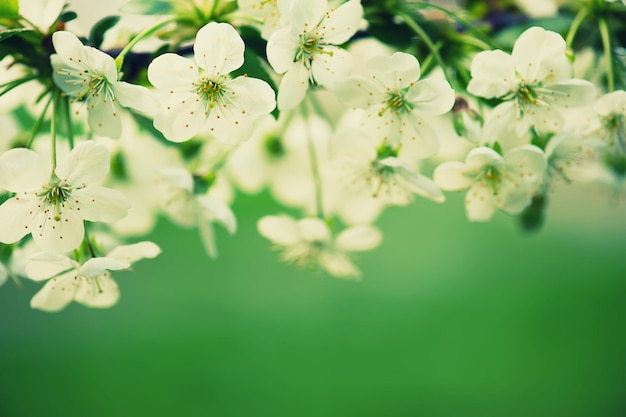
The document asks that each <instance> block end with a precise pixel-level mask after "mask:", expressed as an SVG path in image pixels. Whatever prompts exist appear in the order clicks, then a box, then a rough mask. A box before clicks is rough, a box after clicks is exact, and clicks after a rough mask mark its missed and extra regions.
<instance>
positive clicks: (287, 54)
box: [266, 27, 300, 74]
mask: <svg viewBox="0 0 626 417" xmlns="http://www.w3.org/2000/svg"><path fill="white" fill-rule="evenodd" d="M299 47H300V38H299V37H298V36H297V35H294V34H293V33H292V31H291V28H290V27H284V28H282V29H279V30H277V31H276V32H275V33H274V34H273V35H272V36H271V37H270V39H269V40H268V41H267V48H266V54H267V61H268V62H269V63H270V65H271V66H272V68H273V69H274V71H276V72H277V73H278V74H282V73H284V72H286V71H287V70H289V68H290V67H291V65H292V64H293V60H294V58H295V56H296V53H297V52H298V48H299Z"/></svg>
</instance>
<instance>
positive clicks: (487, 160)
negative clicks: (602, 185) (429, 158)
mask: <svg viewBox="0 0 626 417" xmlns="http://www.w3.org/2000/svg"><path fill="white" fill-rule="evenodd" d="M546 164H547V162H546V156H545V154H544V153H543V151H542V150H541V149H539V148H538V147H536V146H533V145H524V146H522V147H519V148H515V149H513V150H511V151H510V152H508V153H507V154H505V156H504V157H502V156H501V155H500V154H499V153H497V152H496V151H494V150H493V149H491V148H487V147H480V148H475V149H473V150H472V151H471V152H470V153H469V155H468V156H467V158H465V162H456V161H452V162H444V163H443V164H441V165H439V166H438V167H437V168H436V169H435V172H434V174H433V178H434V180H435V182H436V183H437V184H438V185H439V186H440V187H441V188H443V189H444V190H450V191H460V190H464V189H468V191H467V194H466V195H465V208H466V211H467V217H468V219H469V220H471V221H488V220H490V219H491V217H492V216H493V214H494V213H495V211H496V210H497V209H500V210H503V211H505V212H507V213H509V214H519V213H520V212H521V211H522V210H523V209H524V208H526V207H527V206H528V205H529V204H530V202H531V199H532V196H533V193H534V192H535V190H536V188H537V187H538V186H539V185H540V184H541V181H542V180H543V176H544V173H545V170H546Z"/></svg>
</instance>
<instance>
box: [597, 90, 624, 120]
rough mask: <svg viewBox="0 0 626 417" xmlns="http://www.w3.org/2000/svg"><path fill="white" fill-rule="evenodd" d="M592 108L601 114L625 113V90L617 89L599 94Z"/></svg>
mask: <svg viewBox="0 0 626 417" xmlns="http://www.w3.org/2000/svg"><path fill="white" fill-rule="evenodd" d="M594 110H595V111H596V112H597V113H598V114H600V115H602V116H609V115H611V114H623V115H626V91H624V90H617V91H613V92H612V93H608V94H605V95H603V96H601V97H600V98H599V99H598V101H596V104H595V105H594Z"/></svg>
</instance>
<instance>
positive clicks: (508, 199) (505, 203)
mask: <svg viewBox="0 0 626 417" xmlns="http://www.w3.org/2000/svg"><path fill="white" fill-rule="evenodd" d="M530 191H531V190H529V189H528V187H521V186H518V185H517V184H515V183H513V182H508V183H505V184H504V185H503V186H502V187H501V188H500V194H499V195H498V200H499V199H500V198H501V199H502V200H501V201H499V206H500V208H501V209H502V210H503V211H505V212H507V213H509V214H513V215H516V214H519V213H521V212H522V210H524V209H525V208H526V207H528V205H529V204H530V203H531V201H532V195H531V192H530Z"/></svg>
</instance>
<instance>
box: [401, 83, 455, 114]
mask: <svg viewBox="0 0 626 417" xmlns="http://www.w3.org/2000/svg"><path fill="white" fill-rule="evenodd" d="M406 100H407V101H408V102H409V103H411V105H412V106H413V110H414V111H418V112H422V113H428V114H437V115H439V114H444V113H447V112H449V111H450V109H452V106H453V105H454V90H453V89H452V87H450V84H448V82H447V81H445V80H440V79H437V78H428V79H425V80H421V81H418V82H417V83H415V85H413V87H411V88H410V89H409V92H408V93H407V95H406Z"/></svg>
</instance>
